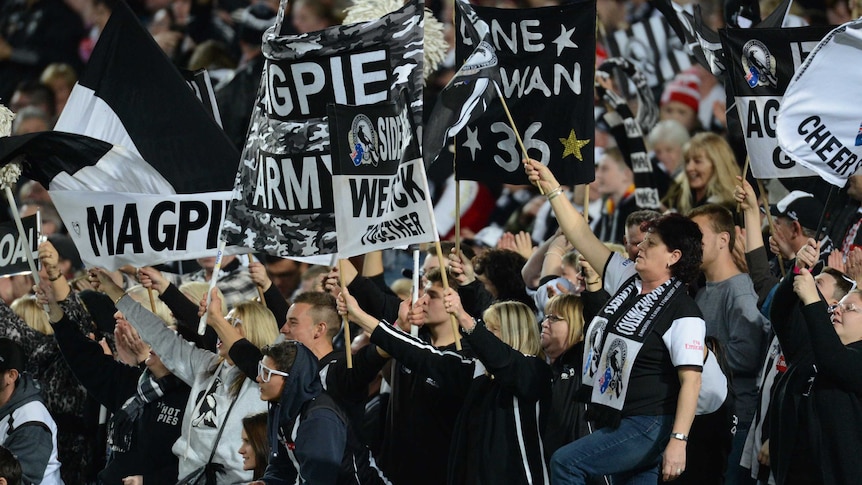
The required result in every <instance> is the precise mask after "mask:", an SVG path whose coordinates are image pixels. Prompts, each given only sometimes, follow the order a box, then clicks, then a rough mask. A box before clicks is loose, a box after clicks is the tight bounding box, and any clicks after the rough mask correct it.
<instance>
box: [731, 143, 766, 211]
mask: <svg viewBox="0 0 862 485" xmlns="http://www.w3.org/2000/svg"><path fill="white" fill-rule="evenodd" d="M749 165H751V157H750V156H749V155H746V156H745V166H744V167H742V180H743V181H745V177H746V175H748V167H749ZM762 193H763V192H761V194H762ZM766 209H767V212H769V204H767V205H766ZM736 212H737V214H738V213H740V212H742V204H741V203H739V202H737V203H736Z"/></svg>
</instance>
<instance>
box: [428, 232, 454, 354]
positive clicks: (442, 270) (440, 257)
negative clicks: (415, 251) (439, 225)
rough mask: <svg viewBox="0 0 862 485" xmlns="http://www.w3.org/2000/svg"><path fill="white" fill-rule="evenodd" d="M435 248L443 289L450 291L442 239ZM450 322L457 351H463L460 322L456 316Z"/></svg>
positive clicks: (450, 316) (435, 244)
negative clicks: (441, 244) (459, 328)
mask: <svg viewBox="0 0 862 485" xmlns="http://www.w3.org/2000/svg"><path fill="white" fill-rule="evenodd" d="M434 247H435V248H437V259H438V260H439V261H440V277H441V278H442V279H443V289H444V290H448V289H449V275H448V274H447V273H448V271H447V268H446V267H447V265H445V264H443V248H442V247H440V238H437V240H436V241H434ZM449 321H450V322H451V323H452V333H453V334H454V335H453V336H454V337H455V349H456V350H461V334H460V333H458V320H457V319H456V318H455V315H452V314H451V313H450V314H449Z"/></svg>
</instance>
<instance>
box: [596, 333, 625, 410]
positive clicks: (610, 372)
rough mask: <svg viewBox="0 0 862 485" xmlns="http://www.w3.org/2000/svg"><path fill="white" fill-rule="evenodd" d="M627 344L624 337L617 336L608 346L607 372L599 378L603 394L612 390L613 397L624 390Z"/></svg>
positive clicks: (600, 389) (618, 395)
mask: <svg viewBox="0 0 862 485" xmlns="http://www.w3.org/2000/svg"><path fill="white" fill-rule="evenodd" d="M626 352H627V350H626V344H625V342H624V341H623V339H620V338H616V339H614V340H613V342H611V345H610V346H609V347H608V357H607V365H606V366H605V372H604V373H603V374H602V376H601V377H600V378H599V391H601V393H602V394H605V393H606V392H608V391H610V392H611V397H617V398H618V397H620V394H621V393H622V392H623V368H624V367H625V364H626Z"/></svg>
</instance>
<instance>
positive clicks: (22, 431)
mask: <svg viewBox="0 0 862 485" xmlns="http://www.w3.org/2000/svg"><path fill="white" fill-rule="evenodd" d="M0 444H2V445H3V446H4V447H6V448H7V449H8V450H9V451H11V452H12V454H13V455H15V456H17V457H18V461H19V462H20V463H21V471H22V472H23V475H22V482H23V483H24V484H25V485H29V484H31V483H41V484H44V485H54V484H62V483H63V480H62V479H61V478H60V461H59V460H58V459H57V425H56V424H55V423H54V419H53V418H51V415H50V414H49V413H48V409H47V408H46V407H45V404H43V403H42V397H41V395H40V394H39V386H38V385H37V384H36V381H34V380H33V378H31V377H30V376H29V375H28V374H27V373H26V372H25V373H22V374H21V375H20V376H19V377H18V381H17V382H16V383H15V391H14V392H13V393H12V396H11V397H10V398H9V401H8V402H7V403H6V404H4V405H3V406H0Z"/></svg>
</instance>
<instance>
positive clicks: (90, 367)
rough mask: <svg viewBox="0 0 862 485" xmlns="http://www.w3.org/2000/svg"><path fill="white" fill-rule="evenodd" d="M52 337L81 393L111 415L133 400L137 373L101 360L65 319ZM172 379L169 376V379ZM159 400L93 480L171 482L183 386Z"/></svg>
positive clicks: (109, 359) (92, 344)
mask: <svg viewBox="0 0 862 485" xmlns="http://www.w3.org/2000/svg"><path fill="white" fill-rule="evenodd" d="M54 337H55V338H56V339H57V343H58V344H59V345H60V350H61V351H62V352H63V357H64V358H65V359H66V362H68V363H69V367H71V368H72V372H73V373H74V374H75V376H76V377H77V378H78V380H79V381H81V383H82V384H83V385H84V387H86V388H87V391H88V392H89V393H90V394H91V395H92V396H93V397H94V398H95V399H96V400H97V401H98V402H99V403H100V404H102V405H103V406H105V407H106V408H107V409H108V411H110V412H116V411H117V410H119V409H120V408H121V407H122V406H123V404H124V403H125V402H126V401H127V400H128V399H129V398H130V397H132V396H134V395H135V393H136V392H137V388H138V378H139V377H140V375H141V372H142V371H141V369H139V368H137V367H129V366H127V365H125V364H122V363H120V362H117V361H116V360H114V358H113V357H111V356H108V355H105V354H104V352H103V351H102V347H101V346H100V345H99V344H98V343H96V342H95V341H93V340H90V339H88V338H87V337H85V336H84V335H82V334H81V333H80V332H79V331H78V330H77V329H76V327H75V324H74V323H73V322H72V320H71V319H70V318H69V317H68V316H64V317H63V319H62V320H60V321H59V322H57V323H56V324H54ZM170 377H173V376H170ZM177 381H178V382H177V385H175V386H172V389H171V390H170V391H169V392H167V393H166V394H165V395H164V396H162V398H161V399H159V400H157V401H153V402H151V403H149V404H147V406H146V407H145V408H144V412H143V415H141V417H140V418H139V419H138V421H137V423H136V426H135V429H134V432H133V435H132V443H131V447H130V449H129V451H128V452H126V453H114V454H113V456H111V457H110V460H109V462H108V464H107V466H106V467H105V469H104V470H102V472H100V473H99V479H100V480H101V481H102V482H104V483H105V484H109V485H110V484H121V483H122V481H123V478H125V477H128V476H132V475H143V477H144V483H175V482H176V481H177V474H178V471H177V457H176V456H174V454H173V452H171V446H173V444H174V442H175V441H176V440H177V438H178V437H179V436H180V428H182V422H183V412H184V410H185V407H186V402H187V401H188V398H189V390H190V389H189V386H187V385H186V384H184V383H182V382H179V380H178V379H177Z"/></svg>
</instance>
